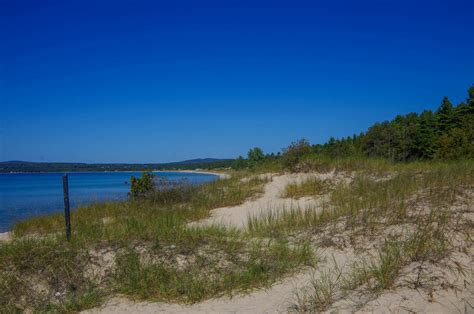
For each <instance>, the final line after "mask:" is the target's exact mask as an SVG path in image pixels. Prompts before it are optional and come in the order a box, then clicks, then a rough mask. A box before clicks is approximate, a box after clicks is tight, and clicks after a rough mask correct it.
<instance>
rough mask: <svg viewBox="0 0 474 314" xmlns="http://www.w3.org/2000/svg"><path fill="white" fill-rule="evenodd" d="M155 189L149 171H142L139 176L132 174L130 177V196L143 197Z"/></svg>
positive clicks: (151, 174)
mask: <svg viewBox="0 0 474 314" xmlns="http://www.w3.org/2000/svg"><path fill="white" fill-rule="evenodd" d="M154 190H155V181H154V175H153V173H151V172H150V171H145V172H143V173H142V177H141V178H136V177H135V176H132V177H131V179H130V193H129V196H130V197H131V198H139V197H144V196H146V195H147V194H149V193H150V192H153V191H154Z"/></svg>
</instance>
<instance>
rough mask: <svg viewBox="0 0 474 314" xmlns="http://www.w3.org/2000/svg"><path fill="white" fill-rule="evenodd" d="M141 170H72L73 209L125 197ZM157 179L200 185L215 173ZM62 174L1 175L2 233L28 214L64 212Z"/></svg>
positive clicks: (169, 174)
mask: <svg viewBox="0 0 474 314" xmlns="http://www.w3.org/2000/svg"><path fill="white" fill-rule="evenodd" d="M132 175H134V176H136V177H140V176H141V173H140V172H105V173H104V172H94V173H91V172H76V173H69V174H68V176H69V199H70V204H71V208H77V207H78V206H80V205H86V204H91V203H97V202H103V201H111V200H125V199H127V193H128V192H129V190H130V185H129V182H130V177H131V176H132ZM155 175H156V176H157V177H158V178H160V177H161V178H165V179H168V180H170V181H182V180H185V181H187V182H188V183H191V184H199V183H205V182H210V181H213V180H216V179H217V178H218V177H217V176H215V175H212V174H198V173H183V172H155ZM62 176H63V174H61V173H28V174H26V173H12V174H0V232H4V231H8V230H9V229H10V228H11V227H12V226H13V224H14V223H15V222H17V221H19V220H23V219H25V218H28V217H32V216H38V215H44V214H50V213H56V212H63V211H64V200H63V187H62Z"/></svg>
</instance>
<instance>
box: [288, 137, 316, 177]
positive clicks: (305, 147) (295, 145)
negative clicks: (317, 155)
mask: <svg viewBox="0 0 474 314" xmlns="http://www.w3.org/2000/svg"><path fill="white" fill-rule="evenodd" d="M309 153H311V144H310V143H309V141H308V140H306V139H304V138H303V139H300V140H298V141H296V142H292V143H291V144H290V145H288V147H287V148H284V149H283V165H284V167H285V168H287V169H289V170H292V171H294V170H296V166H297V165H298V163H299V162H300V160H301V159H302V158H303V156H305V155H307V154H309Z"/></svg>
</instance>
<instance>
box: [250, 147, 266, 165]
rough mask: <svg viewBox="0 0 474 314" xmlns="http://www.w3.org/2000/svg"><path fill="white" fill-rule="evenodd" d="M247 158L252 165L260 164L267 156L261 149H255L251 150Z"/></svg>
mask: <svg viewBox="0 0 474 314" xmlns="http://www.w3.org/2000/svg"><path fill="white" fill-rule="evenodd" d="M247 156H248V159H249V161H250V162H252V163H256V162H259V161H260V160H263V158H265V154H264V153H263V150H262V149H261V148H260V147H254V148H252V149H251V150H249V152H248V154H247Z"/></svg>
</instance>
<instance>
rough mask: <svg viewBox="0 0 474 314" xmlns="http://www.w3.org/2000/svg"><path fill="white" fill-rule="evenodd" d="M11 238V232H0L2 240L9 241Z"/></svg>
mask: <svg viewBox="0 0 474 314" xmlns="http://www.w3.org/2000/svg"><path fill="white" fill-rule="evenodd" d="M10 238H11V235H10V232H3V233H0V242H2V241H9V240H10Z"/></svg>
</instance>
